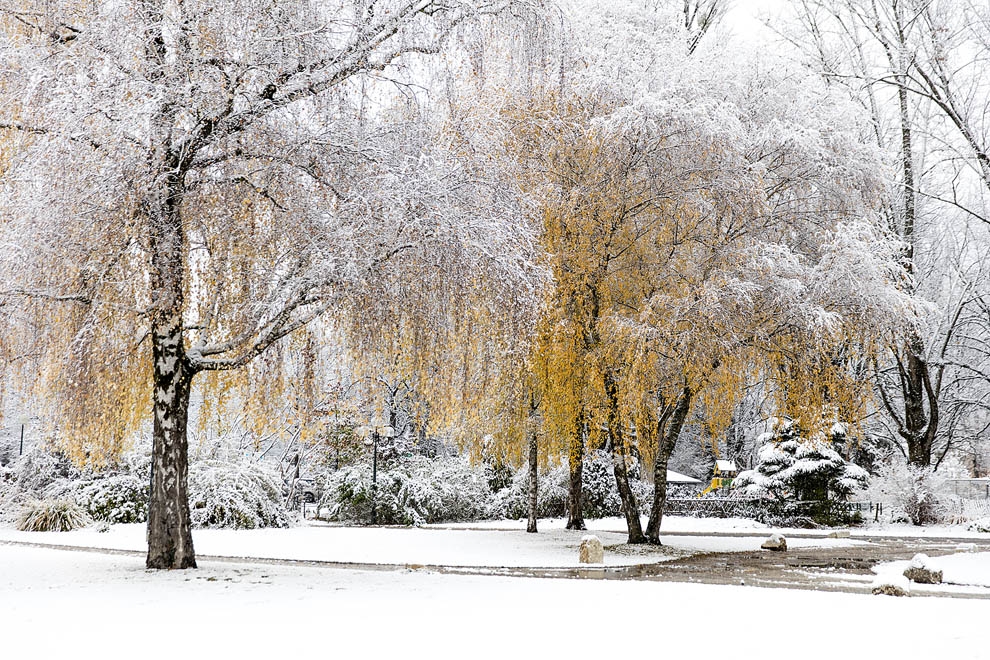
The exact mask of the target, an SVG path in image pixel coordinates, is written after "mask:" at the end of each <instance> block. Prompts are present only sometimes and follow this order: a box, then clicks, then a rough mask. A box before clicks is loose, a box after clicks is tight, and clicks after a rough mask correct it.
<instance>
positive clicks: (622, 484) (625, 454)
mask: <svg viewBox="0 0 990 660" xmlns="http://www.w3.org/2000/svg"><path fill="white" fill-rule="evenodd" d="M605 393H606V395H607V396H608V412H607V422H608V435H609V440H610V441H611V445H612V471H613V472H614V474H615V485H616V487H617V488H618V490H619V499H621V500H622V509H623V513H624V514H625V516H626V528H627V529H628V531H629V538H628V540H627V543H646V536H644V535H643V522H642V521H641V520H640V517H639V505H638V504H637V502H636V495H635V494H634V493H633V491H632V487H631V486H630V485H629V470H628V467H627V463H628V460H629V451H628V448H627V447H626V440H625V436H624V434H623V433H622V421H621V420H620V419H619V395H618V386H617V385H616V383H615V379H614V378H612V376H611V374H606V376H605Z"/></svg>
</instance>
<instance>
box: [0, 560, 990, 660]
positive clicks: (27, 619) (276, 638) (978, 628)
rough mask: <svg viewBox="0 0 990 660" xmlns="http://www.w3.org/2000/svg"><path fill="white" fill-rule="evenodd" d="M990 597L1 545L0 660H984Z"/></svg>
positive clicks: (987, 652) (989, 649)
mask: <svg viewBox="0 0 990 660" xmlns="http://www.w3.org/2000/svg"><path fill="white" fill-rule="evenodd" d="M988 620H990V602H987V601H971V600H952V599H939V598H890V597H882V596H866V595H856V594H840V593H821V592H812V591H792V590H777V589H757V588H752V587H735V586H725V587H723V586H711V585H697V584H675V583H664V582H638V581H604V580H603V581H599V580H547V579H535V578H505V577H483V576H457V575H442V574H437V573H430V572H425V571H370V572H369V571H353V570H336V569H329V568H314V567H307V566H292V567H290V566H270V565H268V566H266V565H251V564H246V563H245V564H217V563H210V562H203V563H202V566H201V568H200V569H198V570H195V571H172V572H148V571H145V570H144V568H143V560H142V559H140V558H136V557H119V556H117V557H115V556H106V555H100V554H92V553H82V552H67V551H58V550H45V549H39V548H23V547H13V546H2V545H0V656H2V657H4V658H8V657H9V658H66V659H71V660H85V659H87V658H101V659H106V660H113V659H116V658H128V659H130V658H142V659H154V658H169V659H170V660H171V659H174V658H176V657H188V658H197V659H198V658H213V659H226V658H236V659H238V660H242V659H246V658H271V659H273V660H274V659H278V660H282V659H288V658H291V659H297V658H316V657H321V658H322V657H327V658H334V657H343V658H357V657H367V658H397V659H403V660H404V659H406V658H413V659H415V658H430V659H431V660H435V659H441V658H472V659H474V658H496V657H497V658H544V657H546V658H612V657H644V658H651V657H665V658H666V657H679V658H686V657H707V656H709V655H712V654H715V652H716V651H717V655H718V656H719V657H732V658H740V659H746V658H767V657H784V658H788V657H795V658H801V659H802V660H814V659H819V658H821V659H826V658H827V659H828V660H834V659H835V658H898V659H908V660H910V659H914V658H918V659H925V660H941V659H943V658H960V659H965V660H975V659H979V658H988V657H990V647H988V646H987V644H986V632H985V631H986V622H987V621H988Z"/></svg>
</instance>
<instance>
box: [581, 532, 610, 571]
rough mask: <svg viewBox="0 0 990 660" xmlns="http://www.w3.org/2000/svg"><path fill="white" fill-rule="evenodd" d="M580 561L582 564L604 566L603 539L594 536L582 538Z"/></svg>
mask: <svg viewBox="0 0 990 660" xmlns="http://www.w3.org/2000/svg"><path fill="white" fill-rule="evenodd" d="M578 561H580V562H581V563H582V564H604V563H605V548H603V547H602V541H601V539H600V538H598V537H597V536H595V535H594V534H587V535H585V536H582V537H581V548H580V550H579V552H578Z"/></svg>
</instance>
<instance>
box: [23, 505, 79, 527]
mask: <svg viewBox="0 0 990 660" xmlns="http://www.w3.org/2000/svg"><path fill="white" fill-rule="evenodd" d="M92 522H93V520H92V519H91V518H90V517H89V516H88V515H87V514H86V511H85V510H84V509H83V508H82V507H81V506H79V505H78V504H76V503H75V502H72V501H70V500H34V501H31V502H28V503H27V504H26V505H25V506H24V508H23V509H22V510H21V513H20V516H18V518H17V529H19V530H21V531H22V532H68V531H71V530H73V529H79V528H81V527H85V526H86V525H89V524H90V523H92Z"/></svg>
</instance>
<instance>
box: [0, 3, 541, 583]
mask: <svg viewBox="0 0 990 660" xmlns="http://www.w3.org/2000/svg"><path fill="white" fill-rule="evenodd" d="M515 4H516V3H514V2H512V1H511V0H506V1H504V2H489V1H487V0H454V1H449V2H447V1H445V2H437V1H436V0H369V1H361V2H352V1H350V0H339V1H334V2H309V1H308V0H289V1H287V2H278V3H271V2H266V1H261V0H236V1H234V0H209V1H199V0H185V1H177V0H140V1H136V2H130V3H96V4H93V3H80V2H75V1H74V0H64V1H62V0H54V1H52V2H46V3H43V4H41V5H37V4H34V3H30V2H24V3H18V2H14V3H7V4H6V5H5V6H4V8H3V11H2V13H0V21H2V25H0V59H2V61H3V62H4V66H3V70H2V71H0V129H2V135H0V139H2V140H3V144H4V149H3V161H4V162H3V166H2V173H3V179H2V188H0V197H2V198H3V199H4V204H3V207H2V209H0V245H3V246H4V249H3V252H2V256H0V281H2V282H3V285H2V286H3V289H2V291H0V305H2V306H3V309H4V313H3V317H4V319H3V323H4V331H3V332H2V333H0V336H2V337H3V339H2V340H0V341H2V344H3V347H2V350H0V353H2V354H3V355H4V356H5V360H4V367H5V368H6V367H10V366H11V365H12V364H13V365H14V366H15V367H16V366H18V365H24V371H25V372H27V371H32V370H34V369H39V370H40V375H39V376H38V377H37V378H36V383H37V385H38V387H39V389H40V390H41V391H44V393H45V397H46V399H47V402H48V403H49V408H50V412H51V413H52V417H53V418H57V419H58V421H59V429H60V433H61V438H62V441H63V443H64V444H65V445H66V446H67V448H68V449H70V451H72V453H73V455H74V456H75V457H76V458H77V459H78V460H81V461H87V460H88V461H92V462H97V463H98V462H101V461H105V460H106V459H107V458H108V457H111V456H113V455H115V454H117V453H119V452H120V450H121V449H122V447H123V446H124V442H125V440H126V438H127V437H128V434H129V433H130V432H131V431H133V430H134V429H135V428H136V427H137V426H138V424H139V423H140V422H141V420H142V419H144V418H146V416H147V413H149V412H151V411H153V427H154V431H153V433H154V447H153V470H152V487H151V496H150V505H149V521H148V539H149V552H148V558H147V565H148V566H149V567H151V568H186V567H191V566H195V555H194V551H193V546H192V536H191V533H190V515H189V506H188V498H187V472H188V463H187V447H188V440H187V420H188V410H189V398H190V392H191V389H192V386H193V382H194V378H195V377H196V376H197V375H199V374H204V373H205V374H208V376H207V377H205V378H202V377H201V378H200V379H199V380H200V381H202V383H201V384H202V385H204V386H208V387H212V388H215V389H219V390H223V389H229V388H230V387H231V386H235V385H244V386H245V388H246V389H249V386H250V385H252V384H253V385H254V386H255V387H257V386H259V385H260V386H261V388H260V391H261V392H263V396H262V397H259V398H260V399H263V400H269V401H271V400H278V398H279V394H280V392H279V390H278V385H279V384H285V383H286V380H285V379H279V378H273V377H271V375H270V374H269V375H265V371H266V370H268V371H271V370H272V369H277V368H279V367H280V366H281V364H283V361H282V360H279V359H264V358H263V359H261V360H259V359H258V358H259V357H261V356H265V358H267V357H269V356H272V355H276V353H275V352H273V347H274V351H277V350H280V349H279V347H281V346H284V343H283V342H282V340H283V338H286V337H288V336H289V335H291V334H293V333H295V332H297V331H300V330H303V329H304V328H306V327H307V326H308V325H311V324H312V323H314V321H316V320H317V319H332V320H333V323H334V325H336V326H337V327H340V328H342V329H343V330H344V331H346V330H348V329H350V330H353V331H354V333H355V334H361V332H359V331H360V330H367V328H368V327H369V326H371V325H374V324H376V322H377V321H378V320H379V319H381V318H386V317H388V315H389V314H391V313H393V311H394V310H395V309H396V306H395V305H394V302H395V298H394V294H396V293H397V292H399V290H400V289H401V284H402V283H403V282H408V281H417V282H423V283H431V282H434V281H442V282H445V283H457V284H459V285H461V286H462V288H460V289H458V288H457V287H455V286H445V287H439V288H437V289H436V290H435V295H432V296H429V297H426V296H423V297H421V298H419V300H420V301H424V302H428V303H429V304H430V305H432V306H433V311H438V313H439V312H444V311H446V312H447V314H448V315H449V310H456V309H458V308H459V306H460V303H461V302H463V301H464V300H465V298H464V297H459V296H457V295H456V294H459V293H461V292H462V291H463V288H464V287H470V285H471V283H472V282H476V281H478V279H479V278H481V277H486V278H489V279H490V280H491V282H492V283H493V284H492V286H493V287H496V288H498V289H500V290H501V293H500V294H497V295H496V296H495V297H499V296H501V298H502V299H503V300H509V299H516V298H517V296H516V295H514V294H512V293H510V291H512V290H513V289H514V287H515V285H517V284H520V283H522V282H524V281H526V279H527V268H528V263H529V256H528V254H527V250H528V247H527V245H528V243H529V238H528V237H529V236H530V231H529V227H528V226H527V225H526V224H525V223H523V222H522V221H521V218H522V217H523V214H522V213H521V212H520V210H519V208H518V206H517V204H516V199H517V197H516V196H515V195H514V194H513V193H512V191H511V189H510V188H508V187H507V186H508V184H509V183H510V182H508V181H507V180H505V179H504V178H500V177H498V176H497V175H494V174H493V173H492V172H491V170H490V169H489V170H486V169H485V168H490V167H491V166H493V164H492V163H490V162H488V161H485V160H484V159H476V160H474V161H473V162H469V160H470V159H469V158H467V155H469V154H471V153H473V152H472V150H471V149H470V147H469V145H465V144H463V143H458V140H457V139H456V138H455V137H454V134H453V133H452V132H450V131H445V130H444V128H443V127H442V126H439V125H437V123H434V124H433V125H430V124H429V123H428V122H426V121H423V120H424V119H426V117H423V116H422V115H419V114H418V113H416V112H415V109H414V108H411V107H410V106H409V105H408V104H406V103H405V101H404V100H403V105H401V106H399V107H396V105H395V104H394V103H393V102H392V100H393V99H394V98H395V97H396V96H397V95H396V93H395V90H396V89H397V86H398V89H403V87H402V85H403V84H404V82H411V81H412V80H411V79H410V78H409V69H408V68H404V67H405V66H406V65H409V64H411V63H415V62H422V61H424V59H423V58H426V57H428V56H429V55H431V54H435V53H438V52H440V51H442V50H443V48H444V45H445V44H446V43H447V42H448V41H449V39H450V37H451V35H452V34H454V33H455V32H456V31H457V30H459V29H461V26H466V25H468V24H470V23H471V22H473V21H476V20H479V19H480V18H481V17H483V16H485V15H491V14H497V13H499V12H501V11H502V10H505V9H508V8H512V7H513V6H514V5H515ZM403 78H405V79H406V80H405V81H404V80H403ZM398 96H399V97H401V94H400V95H398ZM401 98H403V99H404V97H401ZM455 289H456V291H455ZM420 290H421V291H422V290H423V289H420ZM489 291H492V288H491V287H489V288H488V289H486V290H485V293H487V292H489ZM451 294H454V297H448V296H450V295H451ZM422 311H423V313H422V315H421V317H420V318H422V319H431V318H441V317H443V315H442V314H440V316H437V317H434V316H432V315H431V310H422ZM407 318H408V317H407ZM444 318H449V316H447V317H444ZM364 334H365V335H368V336H372V337H373V336H374V333H373V332H372V333H368V332H365V333H364ZM427 334H429V333H427ZM15 360H16V361H19V362H17V363H16V364H15V363H14V361H15ZM29 362H30V364H28V363H29ZM235 370H241V371H240V375H235V376H231V377H226V376H222V374H223V373H224V372H228V371H235ZM210 374H212V376H211V375H210ZM32 375H33V374H32Z"/></svg>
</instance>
